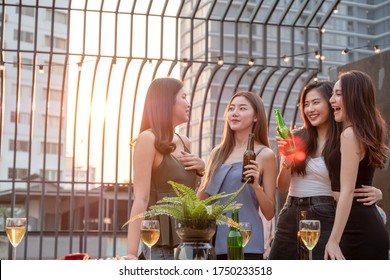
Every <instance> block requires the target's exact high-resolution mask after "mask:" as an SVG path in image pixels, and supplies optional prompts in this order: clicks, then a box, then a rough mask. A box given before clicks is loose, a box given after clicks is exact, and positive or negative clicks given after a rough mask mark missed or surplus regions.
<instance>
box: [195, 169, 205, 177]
mask: <svg viewBox="0 0 390 280" xmlns="http://www.w3.org/2000/svg"><path fill="white" fill-rule="evenodd" d="M196 175H198V176H199V177H203V176H204V170H203V171H202V172H198V171H196Z"/></svg>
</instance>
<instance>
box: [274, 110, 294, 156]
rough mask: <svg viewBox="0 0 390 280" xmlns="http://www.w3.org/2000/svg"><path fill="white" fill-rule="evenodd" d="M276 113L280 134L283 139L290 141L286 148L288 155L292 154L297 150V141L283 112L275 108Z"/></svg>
mask: <svg viewBox="0 0 390 280" xmlns="http://www.w3.org/2000/svg"><path fill="white" fill-rule="evenodd" d="M274 113H275V119H276V124H277V126H278V135H279V136H280V137H282V138H283V139H285V140H287V142H288V146H287V147H286V150H285V152H286V155H288V154H292V153H293V152H294V151H295V143H294V139H293V137H292V133H291V131H290V128H288V126H287V125H286V123H285V122H284V119H283V117H282V113H280V110H279V109H274Z"/></svg>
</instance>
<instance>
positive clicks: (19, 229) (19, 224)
mask: <svg viewBox="0 0 390 280" xmlns="http://www.w3.org/2000/svg"><path fill="white" fill-rule="evenodd" d="M26 224H27V219H26V218H7V220H6V225H5V231H6V232H7V237H8V240H9V242H11V244H12V246H13V250H12V259H13V260H16V247H17V246H18V245H19V243H20V242H21V241H22V239H23V237H24V235H25V233H26Z"/></svg>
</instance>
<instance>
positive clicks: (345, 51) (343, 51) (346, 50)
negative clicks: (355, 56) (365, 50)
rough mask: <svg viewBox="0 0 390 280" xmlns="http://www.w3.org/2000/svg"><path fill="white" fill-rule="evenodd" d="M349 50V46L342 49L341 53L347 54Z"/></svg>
mask: <svg viewBox="0 0 390 280" xmlns="http://www.w3.org/2000/svg"><path fill="white" fill-rule="evenodd" d="M348 52H349V49H348V48H345V49H343V50H342V51H341V54H342V55H346V54H347V53H348Z"/></svg>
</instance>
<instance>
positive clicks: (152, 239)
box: [141, 220, 160, 260]
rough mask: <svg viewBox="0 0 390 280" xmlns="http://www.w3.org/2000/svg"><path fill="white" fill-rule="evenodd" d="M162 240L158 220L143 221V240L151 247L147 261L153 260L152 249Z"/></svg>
mask: <svg viewBox="0 0 390 280" xmlns="http://www.w3.org/2000/svg"><path fill="white" fill-rule="evenodd" d="M159 238H160V222H159V221H158V220H143V221H142V224H141V240H142V242H143V243H144V244H145V245H146V246H148V247H149V250H148V256H147V257H146V259H147V260H151V259H152V247H153V245H154V244H156V243H157V241H158V239H159Z"/></svg>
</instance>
